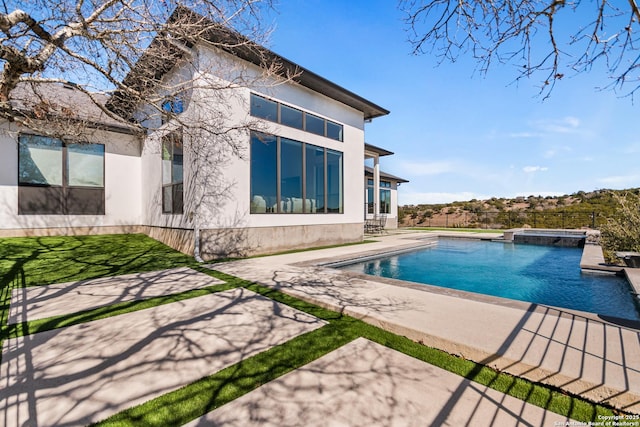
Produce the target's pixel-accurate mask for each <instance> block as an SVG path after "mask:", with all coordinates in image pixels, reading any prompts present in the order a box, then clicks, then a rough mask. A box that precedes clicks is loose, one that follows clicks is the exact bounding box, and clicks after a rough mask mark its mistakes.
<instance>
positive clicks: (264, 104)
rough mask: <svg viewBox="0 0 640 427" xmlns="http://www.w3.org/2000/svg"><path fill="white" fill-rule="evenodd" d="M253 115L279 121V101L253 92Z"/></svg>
mask: <svg viewBox="0 0 640 427" xmlns="http://www.w3.org/2000/svg"><path fill="white" fill-rule="evenodd" d="M251 115H252V116H254V117H260V118H261V119H266V120H271V121H272V122H277V121H278V103H277V102H274V101H271V100H268V99H266V98H263V97H261V96H258V95H254V94H251Z"/></svg>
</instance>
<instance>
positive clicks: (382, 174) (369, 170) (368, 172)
mask: <svg viewBox="0 0 640 427" xmlns="http://www.w3.org/2000/svg"><path fill="white" fill-rule="evenodd" d="M364 175H365V176H373V168H371V167H369V166H365V167H364ZM380 178H386V179H389V180H391V181H396V182H400V183H404V182H409V181H408V180H406V179H404V178H400V177H399V176H395V175H391V174H390V173H386V172H383V171H380Z"/></svg>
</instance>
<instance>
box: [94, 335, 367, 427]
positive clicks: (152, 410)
mask: <svg viewBox="0 0 640 427" xmlns="http://www.w3.org/2000/svg"><path fill="white" fill-rule="evenodd" d="M355 338H357V335H356V334H354V331H352V330H350V329H345V328H344V327H342V325H333V324H328V325H325V326H323V327H322V328H319V329H316V330H315V331H312V332H309V333H306V334H303V335H300V336H298V337H296V338H293V339H291V340H289V341H287V342H286V343H285V344H282V345H279V346H277V347H273V348H271V349H269V350H266V351H264V352H262V353H259V354H257V355H255V356H253V357H250V358H247V359H245V360H243V361H241V362H239V363H237V364H235V365H232V366H230V367H228V368H225V369H223V370H221V371H219V372H217V373H215V374H213V375H210V376H208V377H205V378H202V379H200V380H198V381H196V382H193V383H191V384H189V385H187V386H185V387H182V388H180V389H178V390H176V391H174V392H171V393H167V394H164V395H162V396H160V397H158V398H156V399H153V400H150V401H148V402H146V403H144V404H142V405H139V406H136V407H133V408H130V409H127V410H125V411H122V412H120V413H118V414H115V415H114V416H112V417H110V418H108V419H106V420H104V421H102V422H99V423H97V424H96V425H97V426H100V427H107V426H109V427H112V426H158V427H164V426H180V425H182V424H184V423H186V422H189V421H191V420H193V419H195V418H197V417H199V416H202V415H204V414H206V413H207V412H210V411H212V410H213V409H215V408H218V407H220V406H222V405H224V404H225V403H228V402H230V401H232V400H234V399H237V398H238V397H240V396H242V395H244V394H246V393H248V392H250V391H252V390H254V389H256V388H257V387H259V386H261V385H263V384H266V383H267V382H269V381H273V380H274V379H276V378H278V377H280V376H282V375H284V374H286V373H288V372H291V371H292V370H294V369H297V368H299V367H301V366H304V365H306V364H307V363H309V362H312V361H314V360H316V359H317V358H319V357H321V356H323V355H325V354H327V353H329V352H331V351H333V350H335V349H337V348H339V347H341V346H343V345H345V344H347V343H348V342H350V341H352V340H354V339H355Z"/></svg>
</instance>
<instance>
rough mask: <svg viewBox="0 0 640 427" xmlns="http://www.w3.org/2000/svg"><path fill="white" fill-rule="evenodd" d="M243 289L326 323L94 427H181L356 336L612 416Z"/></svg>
mask: <svg viewBox="0 0 640 427" xmlns="http://www.w3.org/2000/svg"><path fill="white" fill-rule="evenodd" d="M245 287H246V288H247V289H249V290H251V291H254V292H256V293H259V294H261V295H263V296H265V297H268V298H270V299H272V300H274V301H277V302H280V303H283V304H287V305H289V306H291V307H293V308H296V309H298V310H301V311H304V312H306V313H308V314H311V315H314V316H316V317H318V318H321V319H324V320H326V321H328V322H329V323H328V324H327V325H326V326H324V327H322V328H320V329H317V330H315V331H312V332H309V333H307V334H304V335H301V336H298V337H296V338H294V339H292V340H290V341H288V342H286V343H284V344H281V345H279V346H277V347H274V348H271V349H269V350H267V351H265V352H263V353H260V354H258V355H255V356H253V357H250V358H248V359H245V360H243V361H241V362H239V363H237V364H235V365H233V366H230V367H228V368H226V369H223V370H221V371H219V372H217V373H215V374H213V375H210V376H208V377H205V378H202V379H200V380H198V381H196V382H194V383H192V384H189V385H187V386H185V387H182V388H180V389H178V390H176V391H174V392H171V393H167V394H164V395H162V396H160V397H158V398H156V399H153V400H150V401H148V402H146V403H144V404H142V405H139V406H136V407H133V408H130V409H127V410H125V411H123V412H120V413H118V414H115V415H114V416H112V417H110V418H108V419H106V420H104V421H102V422H100V423H98V424H97V425H98V426H100V427H105V426H109V427H111V426H177V425H182V424H184V423H187V422H189V421H191V420H193V419H195V418H197V417H200V416H202V415H204V414H206V413H207V412H209V411H212V410H213V409H215V408H218V407H220V406H222V405H224V404H225V403H228V402H230V401H232V400H234V399H237V398H239V397H240V396H242V395H244V394H246V393H248V392H250V391H252V390H254V389H256V388H257V387H259V386H261V385H263V384H265V383H267V382H269V381H273V380H275V379H276V378H278V377H280V376H281V375H284V374H286V373H288V372H291V371H292V370H294V369H297V368H299V367H301V366H303V365H305V364H307V363H310V362H312V361H313V360H316V359H317V358H319V357H322V356H324V355H325V354H327V353H329V352H331V351H333V350H335V349H337V348H339V347H341V346H342V345H345V344H347V343H348V342H351V341H352V340H354V339H356V338H358V337H363V338H366V339H369V340H371V341H374V342H377V343H378V344H381V345H384V346H386V347H389V348H391V349H394V350H397V351H400V352H402V353H405V354H407V355H409V356H412V357H414V358H417V359H419V360H422V361H424V362H427V363H430V364H432V365H434V366H437V367H439V368H442V369H445V370H447V371H449V372H452V373H455V374H457V375H460V376H462V377H464V378H466V379H468V380H470V381H473V382H476V383H479V384H481V385H485V386H487V387H489V388H492V389H495V390H497V391H500V392H502V393H505V394H507V395H509V396H512V397H515V398H517V399H520V400H523V401H525V402H527V403H530V404H533V405H536V406H539V407H542V408H544V409H547V410H550V411H552V412H555V413H558V414H560V415H563V416H567V417H570V418H572V419H575V420H577V421H582V422H589V421H596V420H597V419H598V418H597V417H598V415H613V414H614V411H613V410H612V409H611V408H608V407H605V406H602V405H596V404H594V403H592V402H589V401H586V400H584V399H582V398H580V397H577V396H572V395H569V394H566V393H564V392H562V391H560V390H558V389H555V388H553V387H549V386H546V385H543V384H538V383H534V382H531V381H528V380H525V379H522V378H518V377H514V376H512V375H509V374H505V373H501V372H498V371H496V370H494V369H491V368H489V367H487V366H483V365H480V364H478V363H474V362H472V361H470V360H466V359H463V358H460V357H457V356H453V355H451V354H448V353H446V352H444V351H441V350H438V349H434V348H431V347H426V346H424V345H422V344H419V343H416V342H414V341H411V340H410V339H408V338H406V337H402V336H398V335H395V334H393V333H391V332H388V331H385V330H383V329H380V328H378V327H376V326H373V325H369V324H367V323H365V322H363V321H361V320H358V319H355V318H353V317H350V316H346V315H341V314H340V313H337V312H334V311H331V310H327V309H324V308H322V307H319V306H316V305H314V304H311V303H308V302H305V301H301V300H299V299H297V298H295V297H292V296H290V295H287V294H284V293H282V292H279V291H276V290H273V289H271V288H268V287H265V286H261V285H257V284H248V285H246V286H245Z"/></svg>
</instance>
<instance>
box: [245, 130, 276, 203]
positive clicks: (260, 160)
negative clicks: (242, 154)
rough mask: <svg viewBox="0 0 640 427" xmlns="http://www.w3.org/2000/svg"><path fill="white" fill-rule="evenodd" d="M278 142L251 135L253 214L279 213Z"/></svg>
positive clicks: (263, 135) (259, 134)
mask: <svg viewBox="0 0 640 427" xmlns="http://www.w3.org/2000/svg"><path fill="white" fill-rule="evenodd" d="M277 155H278V152H277V140H276V137H275V136H271V135H265V134H263V133H258V132H252V133H251V154H250V156H251V166H250V170H251V172H250V173H251V213H266V212H277V211H278V210H277V203H278V200H277V187H278V178H277V174H276V172H277Z"/></svg>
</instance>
